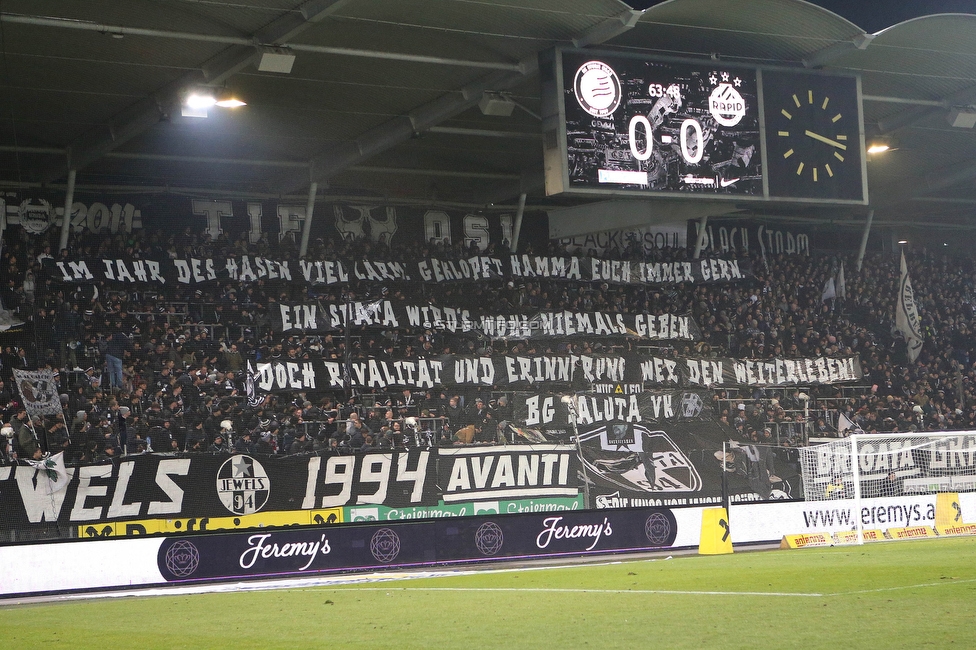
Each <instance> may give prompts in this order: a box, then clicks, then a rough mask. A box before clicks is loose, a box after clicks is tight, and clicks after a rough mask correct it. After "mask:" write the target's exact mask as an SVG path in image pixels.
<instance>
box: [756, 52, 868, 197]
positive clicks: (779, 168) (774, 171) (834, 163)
mask: <svg viewBox="0 0 976 650" xmlns="http://www.w3.org/2000/svg"><path fill="white" fill-rule="evenodd" d="M858 106H859V104H858V97H857V80H856V79H854V78H850V77H829V76H822V75H815V74H800V73H797V72H794V71H790V72H771V71H764V72H763V109H764V112H765V115H766V147H767V156H768V158H767V160H768V169H767V173H768V175H769V194H770V196H772V197H787V198H810V199H834V200H847V201H863V200H864V189H863V186H862V181H861V179H862V173H861V160H862V154H861V146H862V145H861V141H862V138H861V132H860V114H859V111H858Z"/></svg>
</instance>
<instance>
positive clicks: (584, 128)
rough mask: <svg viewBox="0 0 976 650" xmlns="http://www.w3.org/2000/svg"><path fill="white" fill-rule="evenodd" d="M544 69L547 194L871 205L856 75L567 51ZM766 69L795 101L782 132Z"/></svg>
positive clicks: (778, 90)
mask: <svg viewBox="0 0 976 650" xmlns="http://www.w3.org/2000/svg"><path fill="white" fill-rule="evenodd" d="M542 65H543V68H542V72H543V84H542V86H543V114H544V115H543V118H544V122H543V130H544V142H545V145H544V148H545V166H546V170H545V171H546V190H547V193H548V194H557V193H562V192H568V193H573V194H611V195H623V196H640V195H642V196H647V195H650V194H662V195H663V194H669V195H681V196H691V195H697V196H700V197H702V198H706V197H707V198H710V199H734V200H740V201H741V200H756V201H765V200H771V199H774V200H787V201H791V200H792V201H800V202H811V201H812V202H829V203H858V204H863V203H866V201H867V187H866V182H865V180H864V178H865V175H864V171H865V170H864V165H863V160H864V156H863V127H861V125H862V124H863V119H862V117H861V110H860V84H859V81H858V80H857V79H856V78H853V77H836V76H826V75H821V74H809V73H807V74H805V73H802V72H794V71H787V72H781V71H774V70H770V71H768V72H767V71H763V70H760V69H758V68H754V67H741V66H732V65H726V64H722V63H720V62H704V63H694V62H683V61H666V60H655V59H646V58H639V57H631V56H627V55H621V54H607V55H603V54H600V53H595V52H592V51H580V50H563V49H556V50H553V52H552V58H551V60H550V61H546V60H543V62H542ZM764 72H766V74H767V75H769V77H770V79H771V80H775V83H773V84H772V85H770V90H771V91H772V92H773V94H774V95H776V101H777V102H781V101H790V102H792V101H793V100H794V99H795V100H796V106H795V107H794V106H792V105H791V106H789V107H788V108H791V109H792V110H791V112H787V111H786V110H785V109H784V110H783V111H782V112H781V113H780V112H777V115H776V117H777V119H778V120H779V121H778V122H777V124H779V123H780V122H786V120H785V118H784V117H783V115H790V120H792V121H791V122H789V123H788V124H787V126H778V127H777V130H776V131H775V132H774V133H773V134H772V135H771V134H770V133H769V130H768V129H765V128H764V126H765V124H766V119H765V115H764V112H765V111H764V106H763V97H762V89H763V88H764V83H763V74H764ZM794 81H795V83H793V82H794ZM794 86H795V89H794ZM784 92H786V94H785V95H783V93H784ZM781 95H782V98H781V97H780V96H781ZM783 98H785V99H783ZM814 102H816V106H813V103H814ZM831 102H833V103H832V104H831ZM808 103H809V104H810V107H809V110H807V109H808V107H807V104H808ZM821 105H823V106H824V108H823V109H820V106H821ZM841 105H843V107H844V108H843V109H838V110H836V111H835V110H834V108H835V107H838V106H841ZM828 107H829V108H828ZM777 111H779V109H778V108H777ZM837 114H843V115H846V119H845V120H843V121H842V120H841V119H840V118H838V119H837V121H836V122H834V123H832V124H831V123H827V124H826V126H825V119H826V118H832V116H834V115H837ZM794 115H795V117H794ZM807 116H809V117H810V119H814V118H819V121H818V122H817V124H816V125H815V127H816V130H812V129H811V128H810V127H811V124H808V123H806V122H805V120H806V119H807ZM841 126H843V127H844V128H845V129H846V130H844V132H843V133H841V132H840V130H841ZM852 127H853V129H852ZM834 131H838V132H837V133H834ZM784 133H786V134H788V136H789V137H784V136H783V135H782V134H784ZM810 133H813V134H814V136H817V137H814V136H810V135H809V134H810ZM770 137H773V138H776V139H777V141H775V142H773V141H771V140H770ZM841 147H842V148H843V149H841ZM773 150H775V151H776V155H775V158H770V152H771V151H773ZM808 150H809V151H808ZM818 150H823V151H818ZM787 151H790V153H789V154H787ZM784 154H787V155H785V156H784ZM794 154H796V157H795V158H793V160H790V158H791V157H792V156H793V155H794ZM804 157H805V158H806V160H807V162H806V163H804V166H799V171H797V170H796V168H797V167H798V165H797V164H795V163H796V162H797V161H802V159H804ZM810 161H818V164H816V165H813V164H812V163H811V162H810ZM819 161H822V162H819ZM842 162H843V163H844V164H842ZM770 171H772V172H773V173H772V174H770V173H769V172H770ZM794 176H795V177H796V178H794ZM771 181H772V183H771Z"/></svg>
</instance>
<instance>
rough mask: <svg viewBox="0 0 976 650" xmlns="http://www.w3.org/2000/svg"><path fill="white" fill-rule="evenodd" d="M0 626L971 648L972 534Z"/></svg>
mask: <svg viewBox="0 0 976 650" xmlns="http://www.w3.org/2000/svg"><path fill="white" fill-rule="evenodd" d="M0 579H2V578H0ZM0 629H2V630H3V632H2V633H0V634H2V636H0V638H2V639H3V642H2V644H0V645H2V647H5V648H11V649H15V648H16V649H22V648H53V647H63V648H72V649H78V650H82V649H85V648H144V649H149V648H232V649H234V650H243V649H245V648H398V649H399V648H413V647H435V648H494V647H498V648H546V649H557V648H578V647H593V648H614V647H621V648H638V647H645V648H646V647H652V648H653V647H665V648H674V647H697V648H712V647H741V648H757V647H774V648H793V647H811V648H812V647H817V648H819V647H827V646H837V647H851V648H858V647H872V648H897V647H917V646H928V647H936V648H944V647H949V646H952V647H959V648H974V647H976V538H959V539H942V540H925V541H911V542H890V543H877V544H869V545H865V546H862V547H842V548H828V549H806V550H798V551H769V552H753V553H736V554H735V555H725V556H713V557H705V556H679V557H675V558H674V559H664V558H659V559H655V560H640V561H624V562H621V563H612V564H601V565H590V566H573V567H565V568H548V569H532V570H510V571H498V572H481V573H477V574H474V575H463V576H452V577H441V578H425V579H409V580H397V581H391V582H379V583H376V582H374V583H368V584H359V585H347V586H330V587H316V588H307V589H286V590H274V591H249V592H238V593H218V594H201V595H187V596H158V597H139V598H134V597H124V598H107V599H105V598H102V599H95V600H84V601H75V602H69V603H55V604H41V605H22V606H21V605H18V606H9V605H8V606H5V607H0Z"/></svg>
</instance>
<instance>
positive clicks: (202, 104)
mask: <svg viewBox="0 0 976 650" xmlns="http://www.w3.org/2000/svg"><path fill="white" fill-rule="evenodd" d="M184 103H185V104H186V107H187V108H189V109H192V110H195V111H200V110H206V109H208V108H210V107H211V106H213V105H215V104H216V103H217V98H216V97H214V96H213V95H203V94H200V93H190V94H189V95H187V96H186V101H185V102H184Z"/></svg>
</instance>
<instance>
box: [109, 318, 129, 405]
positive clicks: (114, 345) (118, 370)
mask: <svg viewBox="0 0 976 650" xmlns="http://www.w3.org/2000/svg"><path fill="white" fill-rule="evenodd" d="M131 345H132V343H131V342H130V341H129V339H128V337H126V336H125V335H124V334H122V332H121V331H118V330H116V331H115V332H112V333H111V334H109V335H108V338H107V339H106V340H105V365H106V366H108V387H109V390H111V391H112V392H113V393H115V392H118V391H119V390H121V389H122V359H123V358H125V353H126V352H127V351H129V349H130V348H131Z"/></svg>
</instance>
